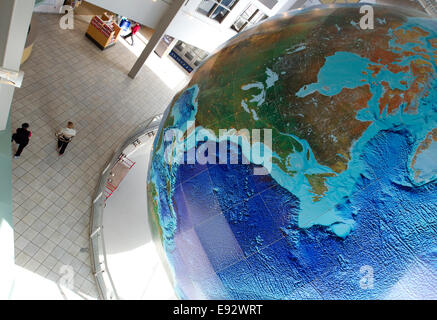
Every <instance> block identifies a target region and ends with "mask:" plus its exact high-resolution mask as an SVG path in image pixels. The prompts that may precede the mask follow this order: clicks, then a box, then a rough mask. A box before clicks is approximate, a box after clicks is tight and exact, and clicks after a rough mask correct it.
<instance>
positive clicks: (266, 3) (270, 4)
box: [259, 0, 278, 10]
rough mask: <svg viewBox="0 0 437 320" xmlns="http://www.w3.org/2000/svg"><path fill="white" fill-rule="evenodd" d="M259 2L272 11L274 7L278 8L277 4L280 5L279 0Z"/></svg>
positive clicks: (260, 0)
mask: <svg viewBox="0 0 437 320" xmlns="http://www.w3.org/2000/svg"><path fill="white" fill-rule="evenodd" d="M259 2H261V3H262V4H263V5H265V6H266V7H267V8H269V9H270V10H272V9H273V7H274V6H276V4H277V3H278V1H277V0H259Z"/></svg>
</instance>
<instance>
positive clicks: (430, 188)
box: [148, 5, 437, 299]
mask: <svg viewBox="0 0 437 320" xmlns="http://www.w3.org/2000/svg"><path fill="white" fill-rule="evenodd" d="M359 8H360V7H359V6H356V5H352V6H350V5H345V6H336V7H328V8H316V9H309V10H303V11H300V12H297V13H295V12H294V13H288V14H283V15H282V16H280V17H277V18H275V19H271V20H268V21H266V22H264V23H262V24H260V25H259V26H257V27H254V28H252V29H249V30H248V31H246V32H243V33H241V34H239V35H238V36H236V37H234V38H233V39H231V40H230V41H229V42H228V43H227V44H226V45H225V46H224V47H223V48H222V49H221V50H219V51H218V52H217V53H215V54H213V55H212V56H211V57H209V59H208V60H207V61H206V62H204V63H203V65H202V66H200V68H199V69H198V70H197V71H196V72H195V74H194V75H193V77H192V80H191V82H190V83H189V85H188V86H187V88H186V89H184V90H182V91H181V92H180V93H179V94H178V95H177V96H176V97H175V98H174V101H173V102H172V104H171V105H170V107H169V108H168V110H167V113H166V115H165V117H164V120H163V123H162V125H161V129H160V131H159V134H158V136H157V138H156V141H155V145H154V150H153V154H152V157H153V158H152V163H151V168H150V171H149V177H148V198H149V216H150V218H151V220H152V221H153V224H154V226H155V228H154V231H155V233H156V235H157V236H158V237H159V238H158V239H159V243H160V244H162V248H164V251H163V252H164V253H165V261H166V265H167V266H168V267H169V272H170V274H171V277H172V279H173V281H174V286H175V290H176V292H177V294H178V295H179V297H180V298H183V299H191V298H200V299H203V298H206V299H319V298H323V299H385V298H433V299H436V298H437V241H436V240H437V179H436V177H437V77H436V74H437V68H436V63H437V38H436V35H437V23H436V21H435V20H432V19H431V18H429V17H428V18H427V17H424V16H420V14H419V13H416V12H411V11H404V10H401V9H396V8H393V7H383V6H374V7H373V8H374V14H375V19H374V29H365V30H364V29H362V28H361V26H360V19H361V18H362V17H363V15H364V14H361V13H360V10H359ZM220 129H223V130H226V134H220V131H219V130H220ZM257 129H259V130H257ZM265 129H266V130H265ZM223 132H225V131H222V133H223ZM269 135H271V142H269ZM269 155H271V157H270V156H269Z"/></svg>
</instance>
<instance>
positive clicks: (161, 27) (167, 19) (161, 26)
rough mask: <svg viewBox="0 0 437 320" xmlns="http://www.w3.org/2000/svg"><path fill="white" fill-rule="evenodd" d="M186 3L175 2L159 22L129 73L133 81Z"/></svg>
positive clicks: (181, 0)
mask: <svg viewBox="0 0 437 320" xmlns="http://www.w3.org/2000/svg"><path fill="white" fill-rule="evenodd" d="M184 2H185V0H174V1H173V4H172V5H171V6H170V8H169V9H168V10H167V12H166V13H165V14H164V16H163V17H162V18H161V20H160V21H159V23H158V25H157V27H156V28H155V32H154V33H153V36H152V38H150V40H149V42H148V43H147V45H146V47H145V48H144V50H143V52H142V53H141V55H140V56H139V57H138V60H137V61H136V62H135V64H134V66H133V67H132V70H131V71H130V72H129V77H131V78H132V79H134V78H135V76H136V75H137V73H138V72H139V71H140V69H141V67H142V66H143V65H144V63H145V62H146V60H147V58H148V57H149V55H150V54H151V53H152V52H153V50H154V49H155V47H156V45H157V44H158V42H159V41H160V40H161V38H162V37H163V36H164V34H165V31H166V30H167V28H168V26H169V25H170V23H171V22H172V20H173V18H174V17H175V15H176V14H177V13H178V11H179V9H180V8H181V7H182V6H183V5H184Z"/></svg>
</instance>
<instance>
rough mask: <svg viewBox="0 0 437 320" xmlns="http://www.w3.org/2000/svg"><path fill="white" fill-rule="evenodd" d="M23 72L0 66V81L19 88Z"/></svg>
mask: <svg viewBox="0 0 437 320" xmlns="http://www.w3.org/2000/svg"><path fill="white" fill-rule="evenodd" d="M23 78H24V72H23V71H13V70H9V69H5V68H0V83H2V84H7V85H11V86H14V87H17V88H21V84H22V83H23Z"/></svg>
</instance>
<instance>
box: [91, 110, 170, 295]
mask: <svg viewBox="0 0 437 320" xmlns="http://www.w3.org/2000/svg"><path fill="white" fill-rule="evenodd" d="M161 120H162V114H160V115H156V116H153V117H151V118H149V119H147V121H145V122H144V123H143V124H142V125H141V126H140V127H139V128H137V129H135V130H134V132H133V133H132V134H130V135H129V138H127V139H126V140H125V142H124V143H123V144H122V145H121V146H120V147H119V148H118V149H117V150H116V151H115V152H114V155H113V157H112V159H111V160H110V161H109V163H108V164H107V166H106V167H105V169H104V170H103V172H102V174H101V176H100V180H99V184H98V185H97V189H96V192H95V196H94V201H93V206H92V213H91V221H90V255H91V264H92V267H93V274H94V277H95V279H96V283H97V289H98V291H99V294H100V297H101V298H102V299H104V300H114V299H119V296H118V295H117V290H116V288H115V286H114V283H113V281H112V278H111V273H110V272H109V269H108V265H107V261H106V249H105V240H104V237H103V214H104V208H105V205H106V204H105V202H106V197H105V186H106V183H107V181H108V178H109V177H110V172H111V170H110V169H111V168H113V167H114V165H115V164H116V163H117V162H118V161H119V159H120V157H122V156H123V155H126V153H125V150H126V149H128V148H132V146H133V147H136V146H137V145H138V141H139V140H138V139H139V137H141V136H143V135H146V134H154V133H155V132H156V131H157V130H158V128H159V125H160V123H161Z"/></svg>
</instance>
